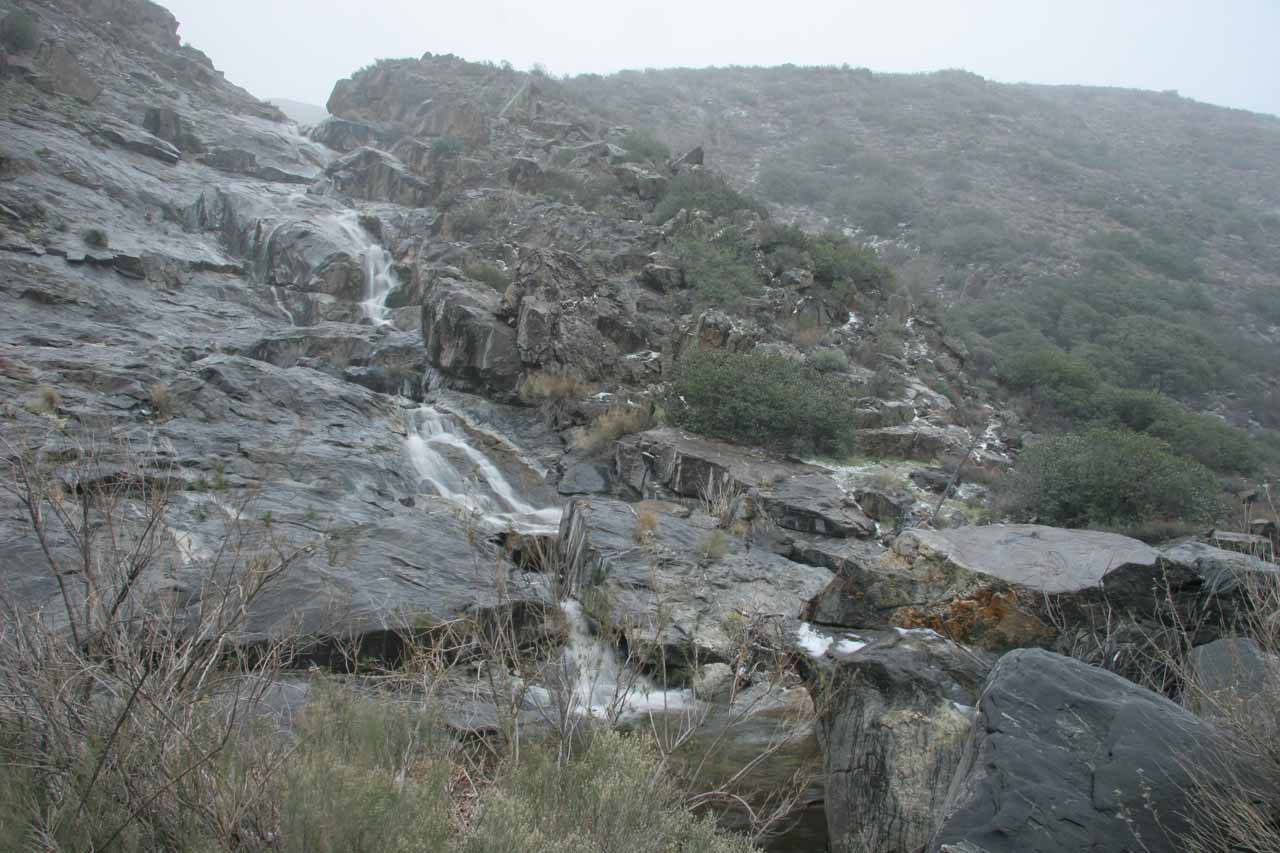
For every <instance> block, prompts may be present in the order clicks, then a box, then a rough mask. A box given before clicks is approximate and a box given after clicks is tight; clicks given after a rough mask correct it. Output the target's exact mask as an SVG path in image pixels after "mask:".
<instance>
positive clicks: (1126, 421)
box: [1095, 388, 1257, 474]
mask: <svg viewBox="0 0 1280 853" xmlns="http://www.w3.org/2000/svg"><path fill="white" fill-rule="evenodd" d="M1095 414H1096V416H1097V417H1098V418H1099V420H1101V421H1104V422H1105V423H1107V424H1108V425H1111V426H1121V427H1124V428H1126V429H1131V430H1133V431H1134V432H1142V433H1146V434H1148V435H1152V436H1155V437H1156V438H1159V439H1161V440H1162V441H1165V442H1167V443H1168V445H1169V447H1170V449H1171V450H1173V452H1175V453H1178V454H1180V455H1182V456H1189V457H1191V458H1192V459H1195V460H1196V461H1197V462H1199V463H1201V464H1202V465H1205V466H1207V467H1209V468H1212V469H1214V470H1215V471H1226V472H1232V473H1241V474H1243V473H1248V472H1249V471H1251V470H1252V469H1253V467H1254V466H1255V465H1256V464H1257V458H1256V456H1257V455H1256V453H1255V450H1254V447H1253V441H1252V440H1251V439H1250V438H1249V435H1248V433H1246V432H1244V431H1243V430H1239V429H1235V428H1233V427H1231V426H1229V425H1227V424H1225V423H1223V422H1222V421H1221V420H1219V419H1218V418H1215V417H1212V416H1210V415H1199V414H1196V413H1194V412H1190V411H1188V410H1187V408H1186V407H1185V406H1183V405H1181V404H1180V403H1178V402H1176V401H1174V400H1170V399H1169V398H1168V397H1166V396H1164V395H1163V394H1160V393H1158V392H1156V391H1133V390H1129V389H1121V388H1106V389H1104V390H1103V392H1102V393H1100V394H1099V395H1098V399H1097V407H1096V412H1095Z"/></svg>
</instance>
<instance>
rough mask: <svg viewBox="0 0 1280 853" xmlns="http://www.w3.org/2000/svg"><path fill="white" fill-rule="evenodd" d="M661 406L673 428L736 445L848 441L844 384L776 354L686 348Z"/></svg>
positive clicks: (799, 449) (804, 448) (808, 447)
mask: <svg viewBox="0 0 1280 853" xmlns="http://www.w3.org/2000/svg"><path fill="white" fill-rule="evenodd" d="M666 409H667V414H668V416H669V417H670V419H671V421H672V422H673V423H675V424H676V425H677V426H681V427H684V428H685V429H689V430H692V431H693V432H698V433H702V434H704V435H709V436H714V437H716V438H721V439H725V440H727V441H733V442H737V443H739V444H749V445H764V446H767V447H772V448H775V449H779V450H786V451H792V452H795V453H799V454H810V453H819V454H828V455H833V456H838V455H841V454H844V453H846V452H848V451H849V450H850V448H851V447H852V444H853V409H854V405H853V402H852V395H851V394H850V389H849V388H848V386H847V385H846V384H845V383H844V382H843V381H842V380H840V379H839V378H838V377H835V376H831V375H825V374H822V373H820V372H818V371H817V370H815V369H814V368H812V367H808V366H805V365H803V364H800V363H798V362H796V361H793V360H791V359H789V358H786V357H784V356H780V355H773V354H763V353H733V352H722V351H706V352H691V353H688V354H686V355H685V356H683V357H682V358H681V359H680V361H679V362H678V363H677V364H676V368H675V374H674V376H673V377H672V381H671V385H670V389H669V394H668V398H667V404H666Z"/></svg>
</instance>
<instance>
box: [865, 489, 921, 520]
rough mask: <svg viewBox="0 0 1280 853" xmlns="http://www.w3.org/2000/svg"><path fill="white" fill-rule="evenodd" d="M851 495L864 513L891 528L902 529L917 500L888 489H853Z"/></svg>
mask: <svg viewBox="0 0 1280 853" xmlns="http://www.w3.org/2000/svg"><path fill="white" fill-rule="evenodd" d="M851 494H852V495H853V499H854V500H856V501H857V502H858V506H860V507H862V511H863V512H865V513H866V514H867V515H869V516H871V517H872V518H874V519H875V520H876V521H878V522H880V523H881V524H886V525H888V526H889V527H895V528H896V527H900V526H901V525H902V524H903V523H904V522H905V521H906V520H907V518H908V517H909V516H910V514H911V510H912V509H913V508H914V507H915V500H914V499H913V498H912V497H911V496H910V495H905V494H901V493H897V492H892V491H888V490H886V489H879V488H874V487H871V486H861V487H858V488H855V489H853V491H852V492H851Z"/></svg>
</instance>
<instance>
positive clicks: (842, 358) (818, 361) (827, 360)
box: [809, 349, 849, 373]
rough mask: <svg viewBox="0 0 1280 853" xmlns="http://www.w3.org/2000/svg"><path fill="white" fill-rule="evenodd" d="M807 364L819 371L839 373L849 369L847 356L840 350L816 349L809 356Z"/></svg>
mask: <svg viewBox="0 0 1280 853" xmlns="http://www.w3.org/2000/svg"><path fill="white" fill-rule="evenodd" d="M809 366H810V367H812V368H813V369H814V370H816V371H818V372H819V373H840V372H843V371H845V370H848V369H849V356H847V355H845V354H844V352H843V351H842V350H838V349H823V350H818V351H817V352H815V353H814V354H813V355H812V356H810V357H809Z"/></svg>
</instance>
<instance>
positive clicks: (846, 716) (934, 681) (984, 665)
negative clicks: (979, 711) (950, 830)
mask: <svg viewBox="0 0 1280 853" xmlns="http://www.w3.org/2000/svg"><path fill="white" fill-rule="evenodd" d="M833 648H834V649H835V650H836V651H835V652H834V653H833V654H832V657H834V658H835V660H834V662H830V663H828V662H826V661H814V660H813V659H812V658H809V657H807V656H806V657H804V658H803V659H802V660H803V672H804V674H805V680H806V685H807V686H808V688H809V690H810V693H811V694H812V695H813V699H814V706H815V707H816V708H817V709H818V729H817V731H818V742H819V745H820V746H821V748H822V757H823V772H824V774H825V777H826V779H825V781H826V813H827V828H828V831H829V836H830V849H831V851H832V853H866V851H878V853H909V851H915V850H918V849H920V848H921V847H922V846H923V845H924V844H926V843H927V842H928V841H929V838H930V836H931V835H932V834H933V831H934V830H935V829H936V828H937V825H938V822H939V820H940V819H941V817H942V808H943V804H944V802H945V800H946V797H947V791H948V789H949V787H950V784H951V779H952V776H953V775H954V774H955V770H956V768H957V767H959V765H960V760H961V758H962V756H963V753H964V747H965V744H966V742H967V741H968V739H969V734H970V730H971V728H972V725H973V719H974V713H975V712H974V706H975V705H976V704H977V698H978V692H979V690H980V689H981V686H982V683H983V680H984V679H985V678H986V675H987V672H988V671H989V670H990V668H991V664H992V662H993V659H992V658H991V657H990V656H989V655H986V654H983V653H978V654H975V653H973V652H971V651H968V650H966V649H963V648H961V647H960V646H957V645H956V644H955V643H952V642H949V641H947V640H944V639H943V638H941V637H939V636H938V635H937V634H933V633H932V632H929V631H903V632H890V633H889V634H888V635H887V636H883V637H881V638H880V639H878V640H875V641H874V642H872V643H870V644H869V645H867V646H866V647H865V648H862V649H858V650H856V651H853V652H852V653H843V654H842V653H840V652H839V649H840V648H841V647H840V645H839V644H837V645H835V646H834V647H833Z"/></svg>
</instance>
